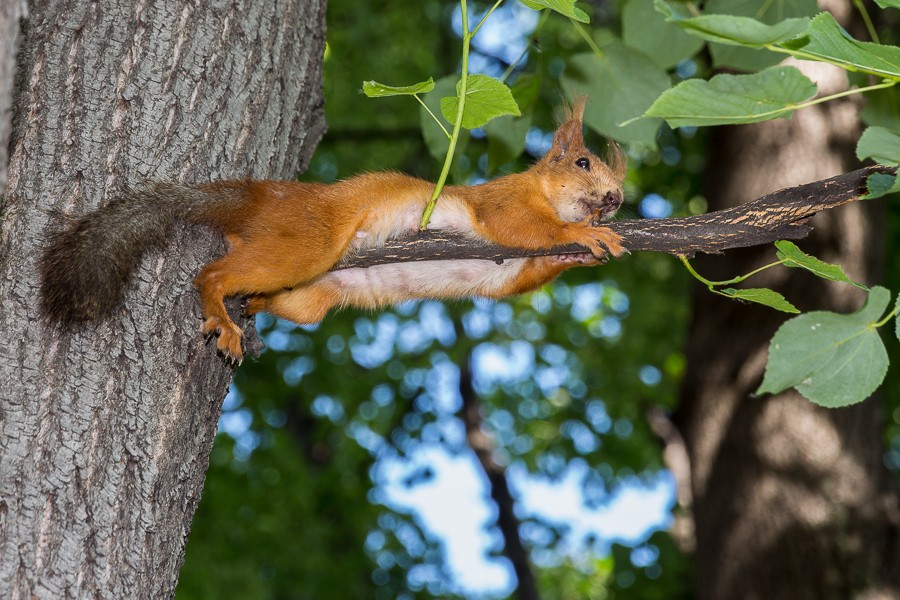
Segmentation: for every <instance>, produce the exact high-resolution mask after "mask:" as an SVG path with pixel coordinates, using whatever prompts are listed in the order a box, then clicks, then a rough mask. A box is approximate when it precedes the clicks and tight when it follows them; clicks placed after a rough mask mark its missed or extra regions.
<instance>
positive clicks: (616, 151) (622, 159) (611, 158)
mask: <svg viewBox="0 0 900 600" xmlns="http://www.w3.org/2000/svg"><path fill="white" fill-rule="evenodd" d="M606 164H607V166H609V169H610V170H611V171H612V172H613V175H615V177H616V179H618V180H619V181H623V180H624V179H625V175H626V174H627V172H628V156H627V155H626V154H625V151H624V150H622V147H621V146H619V145H618V144H617V143H615V142H614V141H612V140H610V141H609V146H608V148H607V149H606Z"/></svg>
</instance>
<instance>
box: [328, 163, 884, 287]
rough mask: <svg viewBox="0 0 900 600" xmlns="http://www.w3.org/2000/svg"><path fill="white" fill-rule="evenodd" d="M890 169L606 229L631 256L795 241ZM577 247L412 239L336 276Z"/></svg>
mask: <svg viewBox="0 0 900 600" xmlns="http://www.w3.org/2000/svg"><path fill="white" fill-rule="evenodd" d="M895 171H896V169H892V168H890V167H885V166H882V165H875V166H872V167H866V168H864V169H858V170H856V171H851V172H850V173H844V174H843V175H838V176H836V177H831V178H830V179H823V180H821V181H814V182H812V183H807V184H804V185H800V186H797V187H792V188H787V189H783V190H780V191H777V192H773V193H771V194H767V195H765V196H762V197H760V198H757V199H756V200H751V201H750V202H746V203H744V204H741V205H740V206H736V207H733V208H728V209H725V210H719V211H715V212H711V213H708V214H705V215H697V216H692V217H679V218H673V219H642V220H635V221H619V222H614V223H607V224H605V226H606V227H609V228H610V229H612V230H613V231H615V232H616V233H618V234H619V235H621V236H622V238H623V239H624V242H623V244H622V245H623V246H624V247H625V248H626V249H627V250H628V251H630V252H637V251H650V252H665V253H667V254H676V255H687V256H691V255H693V254H695V253H697V252H704V253H707V254H718V253H721V252H722V251H723V250H728V249H730V248H745V247H747V246H758V245H761V244H768V243H771V242H775V241H777V240H783V239H792V240H795V239H800V238H803V237H806V235H808V234H809V232H810V231H811V230H812V227H811V226H810V225H809V224H807V221H808V220H809V218H810V217H812V216H813V215H815V214H816V213H817V212H820V211H823V210H828V209H830V208H835V207H837V206H840V205H842V204H846V203H848V202H853V201H855V200H859V198H860V196H862V195H864V194H865V193H866V178H867V177H868V176H869V175H872V174H874V173H894V172H895ZM581 252H585V248H583V247H581V246H578V245H576V244H569V245H566V246H558V247H556V248H552V249H549V250H517V249H515V248H506V247H504V246H497V245H494V244H488V243H473V241H472V240H471V239H469V238H465V237H463V236H461V235H454V234H451V233H446V232H441V231H425V232H421V233H418V234H416V235H415V236H413V237H411V238H404V239H396V240H389V241H388V242H387V243H386V244H385V245H384V246H383V247H379V248H372V249H368V250H365V251H361V252H358V253H357V254H355V255H353V256H350V257H348V258H347V259H345V260H343V261H341V262H340V263H339V264H338V265H337V266H336V267H335V270H337V269H347V268H351V267H372V266H375V265H381V264H387V263H395V262H405V261H424V260H449V259H469V258H474V259H485V260H496V261H502V260H505V259H508V258H519V257H523V256H547V255H554V254H577V253H581Z"/></svg>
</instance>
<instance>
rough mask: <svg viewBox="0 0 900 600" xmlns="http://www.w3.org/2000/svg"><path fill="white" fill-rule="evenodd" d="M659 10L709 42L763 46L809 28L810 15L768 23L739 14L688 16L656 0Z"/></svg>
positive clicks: (687, 30)
mask: <svg viewBox="0 0 900 600" xmlns="http://www.w3.org/2000/svg"><path fill="white" fill-rule="evenodd" d="M656 6H657V7H659V10H661V11H663V10H664V11H665V12H664V14H666V16H667V19H666V20H667V21H669V22H671V23H675V24H677V25H678V26H680V27H682V28H683V29H684V30H685V31H686V32H688V33H690V34H693V35H695V36H697V37H699V38H702V39H704V40H708V41H710V42H720V43H723V44H728V45H732V46H746V47H749V48H762V47H764V46H766V45H768V44H777V43H779V42H785V41H787V40H790V39H793V38H795V37H797V36H799V35H801V34H803V32H805V31H806V29H807V28H808V27H809V19H808V18H806V17H800V18H795V19H785V20H783V21H778V22H777V23H775V24H773V25H767V24H766V23H762V22H761V21H758V20H756V19H754V18H751V17H742V16H737V15H715V14H712V15H701V16H699V17H685V16H683V15H682V14H680V13H678V12H676V11H674V10H673V9H672V7H671V6H669V5H668V4H666V3H665V2H663V0H656Z"/></svg>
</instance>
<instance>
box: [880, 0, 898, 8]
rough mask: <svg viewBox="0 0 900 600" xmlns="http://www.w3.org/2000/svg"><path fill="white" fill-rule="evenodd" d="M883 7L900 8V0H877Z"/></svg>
mask: <svg viewBox="0 0 900 600" xmlns="http://www.w3.org/2000/svg"><path fill="white" fill-rule="evenodd" d="M875 4H877V5H878V6H880V7H881V8H900V0H875Z"/></svg>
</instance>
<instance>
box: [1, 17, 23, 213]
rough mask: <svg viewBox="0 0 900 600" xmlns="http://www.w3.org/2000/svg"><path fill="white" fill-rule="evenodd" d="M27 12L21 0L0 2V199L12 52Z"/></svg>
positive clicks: (13, 67) (6, 161)
mask: <svg viewBox="0 0 900 600" xmlns="http://www.w3.org/2000/svg"><path fill="white" fill-rule="evenodd" d="M27 12H28V7H27V6H26V4H25V0H4V2H2V3H0V198H2V197H3V194H4V193H5V192H6V169H7V166H8V165H9V154H8V152H9V134H10V131H11V129H12V119H11V112H10V108H11V107H12V90H13V80H14V79H15V75H16V51H17V50H18V49H19V22H20V20H21V19H23V18H24V17H25V14H26V13H27Z"/></svg>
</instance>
